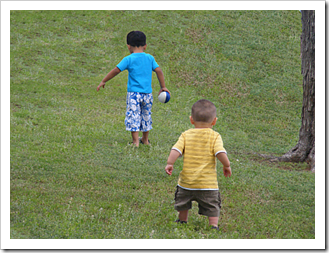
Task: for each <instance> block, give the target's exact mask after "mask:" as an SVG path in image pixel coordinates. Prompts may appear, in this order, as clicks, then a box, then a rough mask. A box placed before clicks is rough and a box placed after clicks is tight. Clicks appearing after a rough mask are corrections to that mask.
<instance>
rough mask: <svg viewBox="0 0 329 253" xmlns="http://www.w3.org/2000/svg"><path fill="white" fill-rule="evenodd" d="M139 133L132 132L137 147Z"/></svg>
mask: <svg viewBox="0 0 329 253" xmlns="http://www.w3.org/2000/svg"><path fill="white" fill-rule="evenodd" d="M138 133H139V132H131V136H132V137H133V145H135V146H136V147H138V146H139V138H138Z"/></svg>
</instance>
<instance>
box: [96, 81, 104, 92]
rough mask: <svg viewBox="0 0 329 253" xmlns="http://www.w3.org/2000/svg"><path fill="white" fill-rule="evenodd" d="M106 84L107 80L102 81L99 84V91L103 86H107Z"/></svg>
mask: <svg viewBox="0 0 329 253" xmlns="http://www.w3.org/2000/svg"><path fill="white" fill-rule="evenodd" d="M105 84H106V83H105V82H103V81H101V83H100V84H99V85H98V86H97V91H99V89H100V88H101V87H103V88H105Z"/></svg>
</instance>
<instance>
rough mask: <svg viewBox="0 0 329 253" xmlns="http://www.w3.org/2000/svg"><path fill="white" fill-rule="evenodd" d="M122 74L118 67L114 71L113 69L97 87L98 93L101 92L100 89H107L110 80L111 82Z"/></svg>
mask: <svg viewBox="0 0 329 253" xmlns="http://www.w3.org/2000/svg"><path fill="white" fill-rule="evenodd" d="M120 72H121V70H120V69H119V68H118V67H115V68H114V69H112V70H111V71H110V72H109V73H108V74H107V75H106V76H105V77H104V79H103V80H102V81H101V83H100V84H99V85H98V86H97V91H99V89H100V88H101V87H103V88H105V83H106V82H107V81H109V80H111V79H112V78H113V77H115V76H116V75H117V74H119V73H120Z"/></svg>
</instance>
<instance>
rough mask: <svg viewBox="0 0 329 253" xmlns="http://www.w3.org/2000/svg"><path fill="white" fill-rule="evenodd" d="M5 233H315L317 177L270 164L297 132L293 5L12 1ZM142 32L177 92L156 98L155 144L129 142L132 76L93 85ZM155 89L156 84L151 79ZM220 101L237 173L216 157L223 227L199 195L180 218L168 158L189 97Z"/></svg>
mask: <svg viewBox="0 0 329 253" xmlns="http://www.w3.org/2000/svg"><path fill="white" fill-rule="evenodd" d="M10 19H11V23H10V27H11V31H10V36H11V39H10V43H11V45H10V50H11V51H10V67H11V73H10V74H11V83H10V104H11V107H10V126H11V129H10V177H11V184H10V191H11V192H10V193H11V195H10V202H11V206H10V213H11V215H10V237H11V238H12V239H14V238H31V239H32V238H70V239H72V238H99V239H100V238H121V239H124V238H158V239H161V238H196V239H201V238H204V239H207V238H223V239H232V238H241V239H244V238H282V239H284V238H289V239H297V238H315V200H314V196H315V187H314V184H315V178H314V174H313V173H311V172H309V171H308V169H307V166H306V165H305V164H288V163H268V162H266V161H264V160H262V159H261V158H260V157H259V156H257V155H256V154H257V153H261V154H271V155H277V156H280V155H282V154H283V153H285V152H287V151H288V150H289V149H290V148H292V147H293V146H294V145H295V144H296V143H297V141H298V132H299V127H300V123H301V119H300V115H301V108H302V76H301V74H300V73H301V70H300V69H301V59H300V37H299V36H300V34H301V21H300V13H299V11H11V16H10ZM137 29H138V30H142V31H144V32H145V33H146V35H147V43H148V47H147V50H146V52H147V53H150V54H152V55H154V56H155V58H156V60H157V62H158V63H159V65H160V67H161V68H162V69H163V71H164V74H165V80H166V85H167V87H168V88H169V90H170V91H171V93H172V98H171V101H170V102H169V103H168V104H161V103H160V102H158V101H157V99H155V103H154V106H153V110H152V111H153V115H152V116H153V122H154V123H153V127H154V129H153V130H152V131H151V132H150V140H151V142H152V146H150V147H149V146H140V148H138V149H135V148H131V147H130V146H128V145H127V143H128V142H130V141H131V136H130V133H129V132H127V131H125V128H124V113H125V96H126V81H127V73H126V72H123V73H121V74H120V75H118V76H117V77H115V78H114V79H113V80H111V81H110V82H109V83H108V84H107V85H106V87H105V89H102V90H101V91H100V92H96V87H97V85H98V84H99V83H100V81H101V80H102V78H103V77H104V76H105V75H106V74H107V73H108V72H109V70H111V69H112V68H113V67H114V66H115V65H116V64H117V63H118V62H119V61H120V60H121V59H122V58H123V57H124V56H126V55H128V53H129V52H128V50H127V47H126V45H125V39H126V34H127V33H128V32H129V31H131V30H137ZM153 88H154V92H153V95H154V96H155V97H156V94H157V92H158V89H159V84H158V81H157V78H156V76H155V75H154V76H153ZM200 98H207V99H210V100H211V101H213V102H214V103H215V105H216V106H217V108H218V111H219V113H218V119H219V120H218V122H217V124H216V125H215V127H214V130H216V131H218V132H219V133H221V135H222V138H223V141H224V146H225V148H226V150H227V151H228V156H229V159H230V161H231V165H232V166H231V167H232V170H233V175H232V177H231V178H225V177H224V176H223V174H222V169H221V167H220V166H219V165H218V168H217V169H218V180H219V185H220V191H221V194H222V198H223V208H222V210H221V215H220V223H219V225H220V229H221V230H220V232H219V233H217V232H216V233H214V231H212V230H210V229H209V227H208V225H207V219H206V218H205V217H203V216H199V215H198V214H197V206H196V205H193V209H192V211H191V215H190V219H189V224H188V225H187V226H179V225H177V224H174V222H173V221H174V220H175V219H176V217H177V213H176V211H175V210H174V207H173V203H174V202H173V197H174V191H175V186H176V184H177V179H178V175H179V172H180V170H181V168H182V160H181V159H179V160H178V161H177V162H176V164H175V170H174V172H173V175H172V176H171V177H169V176H167V175H166V173H165V171H164V167H165V164H166V160H167V156H168V154H169V152H170V149H171V147H172V145H173V144H174V143H175V142H176V140H177V138H178V137H179V135H180V133H181V132H183V131H185V130H187V129H188V128H190V127H191V124H190V123H189V119H188V116H189V115H190V108H191V106H192V104H193V103H194V102H196V101H197V100H198V99H200Z"/></svg>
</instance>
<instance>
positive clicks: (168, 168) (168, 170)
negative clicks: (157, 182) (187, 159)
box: [165, 164, 174, 176]
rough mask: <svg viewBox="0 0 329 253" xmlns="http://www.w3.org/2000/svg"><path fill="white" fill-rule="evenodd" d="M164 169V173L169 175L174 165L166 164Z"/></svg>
mask: <svg viewBox="0 0 329 253" xmlns="http://www.w3.org/2000/svg"><path fill="white" fill-rule="evenodd" d="M165 170H166V173H167V174H168V175H169V176H171V174H172V171H173V170H174V166H173V165H171V164H167V166H166V168H165Z"/></svg>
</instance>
